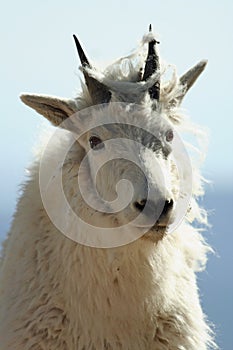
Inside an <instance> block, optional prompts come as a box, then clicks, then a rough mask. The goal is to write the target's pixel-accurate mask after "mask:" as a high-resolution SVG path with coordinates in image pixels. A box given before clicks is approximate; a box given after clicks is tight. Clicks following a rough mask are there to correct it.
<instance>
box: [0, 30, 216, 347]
mask: <svg viewBox="0 0 233 350" xmlns="http://www.w3.org/2000/svg"><path fill="white" fill-rule="evenodd" d="M74 39H75V43H76V46H77V50H78V54H79V57H80V60H81V63H82V68H81V69H82V72H83V74H84V78H85V84H83V85H82V92H81V93H80V95H79V96H78V97H76V98H74V99H61V98H57V97H50V96H44V95H34V94H23V95H21V100H22V101H23V102H24V103H25V104H26V105H28V106H30V107H32V108H33V109H35V110H36V111H37V112H38V113H40V114H42V115H43V116H44V117H45V118H47V119H48V120H49V121H50V122H51V123H52V125H54V126H56V127H57V126H59V127H58V128H55V129H53V130H55V131H54V134H53V135H52V137H51V138H50V139H49V140H48V141H47V143H46V144H45V146H44V149H42V150H41V152H40V154H39V156H37V159H36V160H35V162H34V163H33V164H32V166H31V167H30V175H29V176H28V179H27V181H26V183H25V184H24V186H23V194H22V196H21V198H20V200H19V202H18V205H17V210H16V213H15V216H14V220H13V223H12V227H11V230H10V233H9V235H8V237H7V239H6V241H5V243H4V247H3V252H2V258H1V268H0V298H1V306H0V339H1V340H0V344H1V350H9V349H11V350H29V349H30V350H88V349H89V350H99V349H108V350H115V349H122V350H152V349H156V350H165V349H169V350H176V349H180V350H181V349H183V350H185V349H186V350H197V349H198V350H204V349H209V348H215V344H214V342H213V340H212V334H211V330H210V328H209V326H208V324H207V322H206V320H205V315H204V314H203V312H202V309H201V306H200V302H199V296H198V287H197V283H196V275H195V273H196V272H197V271H200V270H201V269H203V268H204V267H205V263H206V255H207V253H208V252H209V251H210V250H211V249H210V248H209V246H208V245H207V244H206V243H205V241H204V239H203V237H202V235H201V234H200V232H199V231H198V230H197V229H196V228H195V226H194V225H193V221H195V220H196V221H199V222H201V223H205V221H206V215H205V211H204V210H203V209H202V208H200V207H199V205H198V203H197V197H198V196H200V195H202V194H203V188H202V178H201V175H200V172H199V169H198V165H197V164H195V163H193V162H192V161H191V162H189V157H188V155H187V153H186V151H185V149H184V148H183V145H184V144H183V142H182V141H181V139H180V136H179V135H181V134H182V131H184V130H188V129H189V130H190V131H191V132H192V131H193V132H194V133H195V131H196V130H195V127H194V126H193V125H192V124H191V122H190V121H189V119H188V118H187V117H185V116H183V115H182V113H181V110H180V104H181V102H182V100H183V98H184V96H185V94H186V92H187V91H188V90H189V89H190V87H191V86H192V85H193V83H194V82H195V80H196V79H197V78H198V76H199V75H200V74H201V72H202V71H203V70H204V68H205V66H206V61H201V62H200V63H198V64H197V65H195V66H194V67H193V68H191V69H190V70H189V71H188V72H187V73H185V74H184V75H182V76H181V77H180V78H178V77H177V75H176V70H175V68H174V67H173V68H172V66H168V65H166V64H164V63H162V61H161V60H160V57H159V54H158V41H157V40H156V37H155V35H154V34H153V33H152V30H151V26H150V30H149V33H148V34H147V35H145V36H144V37H143V40H142V43H141V45H140V46H139V47H138V48H137V49H136V50H135V51H134V52H133V53H132V54H131V55H129V56H127V57H123V58H121V59H119V60H117V61H116V62H115V63H114V64H112V65H110V66H108V67H107V68H106V69H105V70H104V71H100V70H98V69H96V68H94V67H93V65H92V64H91V63H90V61H89V60H88V58H87V56H86V54H85V53H84V51H83V49H82V47H81V45H80V42H79V41H78V39H77V38H76V37H75V36H74ZM147 47H148V49H147ZM169 69H171V70H172V73H173V74H172V75H171V77H170V78H169V79H167V76H168V73H169ZM166 79H167V80H166ZM54 135H55V136H54ZM187 147H188V146H187ZM190 157H192V156H191V155H190Z"/></svg>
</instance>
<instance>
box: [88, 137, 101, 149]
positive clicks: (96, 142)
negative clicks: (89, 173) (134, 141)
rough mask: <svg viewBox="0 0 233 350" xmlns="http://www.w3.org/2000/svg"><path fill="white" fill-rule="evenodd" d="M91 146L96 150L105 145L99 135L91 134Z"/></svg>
mask: <svg viewBox="0 0 233 350" xmlns="http://www.w3.org/2000/svg"><path fill="white" fill-rule="evenodd" d="M89 142H90V146H91V148H92V149H94V150H98V149H101V148H103V147H104V143H103V141H102V140H101V139H100V138H99V137H98V136H91V137H90V138H89Z"/></svg>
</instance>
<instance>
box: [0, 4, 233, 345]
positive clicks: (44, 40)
mask: <svg viewBox="0 0 233 350" xmlns="http://www.w3.org/2000/svg"><path fill="white" fill-rule="evenodd" d="M232 9H233V2H232V1H231V0H228V1H227V0H224V1H223V0H222V1H211V0H206V1H201V0H196V1H192V2H191V1H190V2H188V1H181V0H177V1H172V0H163V1H155V0H154V1H138V0H135V1H133V0H130V1H127V0H124V1H109V0H108V1H107V0H102V1H86V2H85V3H84V1H78V0H76V1H73V0H70V1H66V2H65V1H58V0H56V1H55V0H49V1H45V0H41V1H40V2H39V1H37V2H36V1H29V0H28V1H26V0H21V1H18V2H16V1H8V2H5V3H4V5H3V4H2V6H1V14H0V26H1V29H0V43H1V44H0V45H1V48H0V52H1V54H0V57H1V65H0V83H1V139H0V143H1V181H0V186H1V188H0V194H1V196H0V198H1V204H0V205H1V212H0V218H1V231H0V235H1V237H4V236H5V234H6V231H7V227H8V226H9V222H10V218H11V215H12V214H13V211H14V207H15V202H16V193H17V191H18V189H19V186H18V185H19V183H20V182H21V181H22V179H23V178H24V168H25V166H26V165H27V164H28V162H29V160H30V158H31V148H32V145H33V144H34V140H35V138H36V135H37V133H38V129H39V126H40V123H41V120H42V117H40V116H39V115H36V114H35V113H34V112H33V111H32V110H29V109H28V108H26V107H25V106H24V105H23V104H22V103H21V102H20V100H19V99H18V96H19V94H20V92H25V91H28V92H38V93H47V94H54V95H61V96H72V95H74V94H75V91H77V89H78V88H79V86H80V82H79V76H81V75H79V74H77V66H78V61H77V56H76V52H75V48H74V43H73V40H72V34H73V33H76V34H78V36H79V37H80V38H81V40H82V42H83V43H85V48H86V50H87V52H88V54H89V56H90V57H91V58H92V59H94V60H96V61H99V62H105V61H110V60H112V59H115V58H117V57H119V56H121V55H124V54H127V53H128V52H129V51H130V50H131V49H132V48H133V47H135V46H136V43H137V41H138V40H140V38H141V36H142V35H143V34H144V33H145V32H146V30H147V28H148V24H149V23H152V24H153V26H154V29H155V31H157V32H159V34H160V40H161V44H160V52H161V55H162V56H163V58H164V59H166V61H168V62H171V63H175V64H176V65H177V68H178V72H180V73H183V72H184V71H185V70H186V69H188V68H189V67H190V66H191V65H193V64H194V63H196V62H197V61H198V60H199V59H202V58H208V59H209V64H208V67H207V69H206V71H205V74H203V75H202V77H201V78H200V79H199V80H198V82H197V83H196V85H195V87H194V88H193V89H192V91H191V92H190V93H189V95H188V96H187V98H186V99H185V101H184V104H183V106H184V107H185V108H186V109H187V110H188V111H190V114H191V116H192V118H193V120H194V121H195V122H198V123H200V124H204V125H206V126H207V127H208V128H209V130H210V146H209V152H208V157H207V160H206V163H205V166H204V168H203V172H204V175H205V176H206V177H208V178H210V179H211V180H212V181H213V183H214V185H213V186H212V187H209V189H208V195H207V196H206V198H205V199H204V202H203V204H206V205H207V207H208V208H209V209H215V213H213V214H212V215H211V217H210V221H211V223H212V224H213V228H212V229H210V231H209V232H208V233H206V237H207V239H208V240H209V241H210V242H211V244H212V245H213V246H214V248H215V249H216V251H217V252H218V255H219V257H214V256H212V257H211V258H210V261H209V264H208V269H207V272H204V273H203V274H201V275H200V278H199V279H200V289H201V296H202V301H203V307H204V310H205V311H206V312H207V313H208V315H209V318H210V319H211V321H213V323H215V325H216V332H217V339H218V342H219V344H220V345H221V347H222V349H224V350H232V349H233V336H232V331H233V330H232V326H233V316H232V315H233V303H232V293H233V282H232V266H233V265H232V264H233V259H232V252H231V251H232V243H233V237H232V236H233V230H232V222H231V221H232V216H233V213H232V209H233V199H232V198H233V197H232V194H233V180H232V179H233V157H232V150H233V115H232V100H233V96H232V91H233V80H232V75H233V74H232V73H233V68H232V67H233V49H232V41H233V24H232V23H233V20H232V18H233V11H232Z"/></svg>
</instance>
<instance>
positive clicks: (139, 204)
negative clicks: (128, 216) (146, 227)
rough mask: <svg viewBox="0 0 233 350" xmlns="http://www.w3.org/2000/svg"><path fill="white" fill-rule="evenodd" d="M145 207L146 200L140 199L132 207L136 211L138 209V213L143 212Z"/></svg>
mask: <svg viewBox="0 0 233 350" xmlns="http://www.w3.org/2000/svg"><path fill="white" fill-rule="evenodd" d="M145 205H146V199H142V200H140V201H137V202H134V206H135V208H136V209H138V210H139V211H143V209H144V208H145Z"/></svg>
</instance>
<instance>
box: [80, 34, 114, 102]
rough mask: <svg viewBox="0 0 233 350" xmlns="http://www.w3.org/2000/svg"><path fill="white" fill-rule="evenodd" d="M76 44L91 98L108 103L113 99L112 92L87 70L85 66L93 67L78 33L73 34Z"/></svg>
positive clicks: (94, 100)
mask: <svg viewBox="0 0 233 350" xmlns="http://www.w3.org/2000/svg"><path fill="white" fill-rule="evenodd" d="M73 38H74V41H75V44H76V48H77V51H78V55H79V58H80V61H81V64H82V66H83V68H84V71H83V74H84V77H85V81H86V85H87V88H88V91H89V94H90V96H91V99H92V101H93V103H94V104H99V103H108V102H109V101H110V99H111V95H112V94H111V92H110V91H109V90H108V88H107V87H106V86H105V85H104V84H103V83H101V82H99V81H98V80H96V79H95V78H93V77H91V76H90V75H89V74H88V73H87V71H86V70H85V68H86V67H87V68H92V67H91V65H90V63H89V61H88V59H87V56H86V55H85V53H84V51H83V48H82V46H81V44H80V42H79V40H78V38H77V37H76V35H73Z"/></svg>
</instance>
